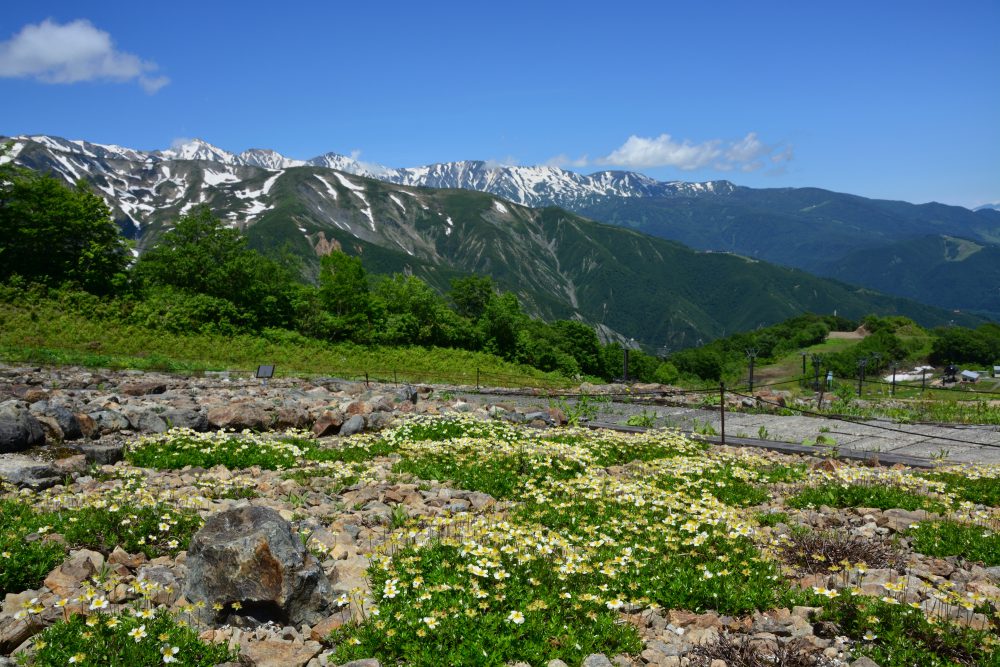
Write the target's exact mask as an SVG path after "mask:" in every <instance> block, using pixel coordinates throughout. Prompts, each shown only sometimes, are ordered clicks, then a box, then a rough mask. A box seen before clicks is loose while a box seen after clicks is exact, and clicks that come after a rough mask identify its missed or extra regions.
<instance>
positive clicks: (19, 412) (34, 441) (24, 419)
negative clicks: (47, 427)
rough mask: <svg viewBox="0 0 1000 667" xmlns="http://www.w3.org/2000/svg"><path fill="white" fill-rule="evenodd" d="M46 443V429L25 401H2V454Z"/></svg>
mask: <svg viewBox="0 0 1000 667" xmlns="http://www.w3.org/2000/svg"><path fill="white" fill-rule="evenodd" d="M44 444H45V431H44V430H43V429H42V425H41V424H40V423H38V420H37V419H35V417H34V416H33V415H32V414H31V411H30V410H29V409H28V404H27V403H24V402H23V401H5V402H3V403H0V454H5V453H7V452H23V451H24V450H25V449H28V448H29V447H34V446H36V445H44Z"/></svg>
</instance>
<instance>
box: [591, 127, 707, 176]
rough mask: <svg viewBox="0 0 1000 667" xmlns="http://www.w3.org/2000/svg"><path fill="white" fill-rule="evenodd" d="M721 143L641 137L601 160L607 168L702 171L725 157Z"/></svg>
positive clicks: (669, 137)
mask: <svg viewBox="0 0 1000 667" xmlns="http://www.w3.org/2000/svg"><path fill="white" fill-rule="evenodd" d="M719 144H720V142H719V141H718V140H717V139H713V140H711V141H705V142H702V143H700V144H692V143H691V142H689V141H684V142H680V143H678V142H676V141H674V139H673V137H671V136H670V135H669V134H661V135H660V136H658V137H655V138H646V137H637V136H635V135H634V134H633V135H632V136H631V137H629V138H628V140H626V141H625V143H624V144H622V145H621V147H620V148H618V150H615V151H613V152H612V153H611V154H610V155H608V156H607V157H604V158H600V159H599V161H600V162H602V163H604V164H610V165H614V166H616V167H637V168H642V167H677V168H678V169H684V170H690V169H700V168H702V167H707V166H709V165H710V164H712V163H713V162H714V161H715V160H716V159H718V158H719V156H720V155H722V151H721V150H720V149H719Z"/></svg>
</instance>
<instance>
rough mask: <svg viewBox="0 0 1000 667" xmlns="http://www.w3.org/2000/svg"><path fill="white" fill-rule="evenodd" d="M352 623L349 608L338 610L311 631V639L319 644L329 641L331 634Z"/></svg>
mask: <svg viewBox="0 0 1000 667" xmlns="http://www.w3.org/2000/svg"><path fill="white" fill-rule="evenodd" d="M350 622H351V611H350V609H347V608H342V609H340V610H338V611H337V612H336V613H335V614H332V615H330V616H327V617H326V618H324V619H323V620H322V621H320V622H319V623H317V624H316V625H314V626H312V628H310V630H309V639H312V640H313V641H317V642H324V641H327V640H328V639H329V637H330V633H331V632H333V631H334V630H336V629H337V628H341V627H343V626H345V625H347V624H348V623H350Z"/></svg>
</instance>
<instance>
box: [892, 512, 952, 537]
mask: <svg viewBox="0 0 1000 667" xmlns="http://www.w3.org/2000/svg"><path fill="white" fill-rule="evenodd" d="M883 517H884V520H885V522H886V525H887V526H888V527H889V528H890V529H891V530H893V531H895V532H897V533H901V532H903V531H905V530H907V529H909V527H910V525H911V524H914V523H920V522H922V521H933V520H936V519H940V518H941V516H940V515H938V514H934V513H932V512H927V511H924V510H904V509H890V510H886V511H885V513H884V514H883Z"/></svg>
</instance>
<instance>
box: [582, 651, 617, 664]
mask: <svg viewBox="0 0 1000 667" xmlns="http://www.w3.org/2000/svg"><path fill="white" fill-rule="evenodd" d="M580 667H614V665H613V664H611V661H610V660H608V656H606V655H604V654H603V653H591V654H590V655H588V656H587V657H586V658H584V659H583V662H582V663H581V665H580Z"/></svg>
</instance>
